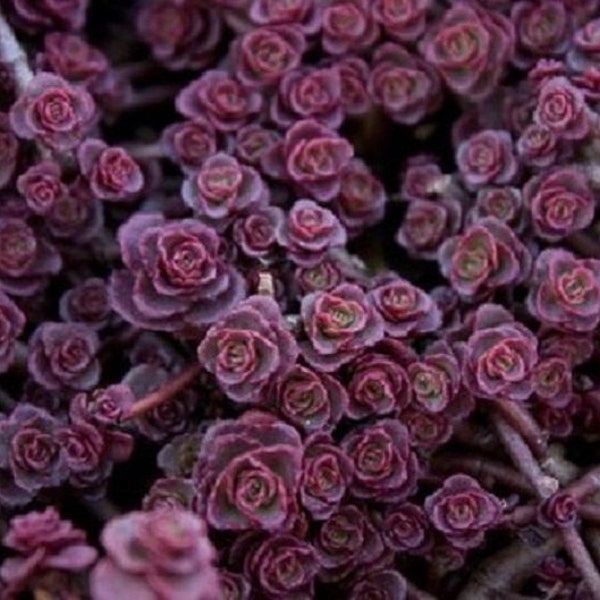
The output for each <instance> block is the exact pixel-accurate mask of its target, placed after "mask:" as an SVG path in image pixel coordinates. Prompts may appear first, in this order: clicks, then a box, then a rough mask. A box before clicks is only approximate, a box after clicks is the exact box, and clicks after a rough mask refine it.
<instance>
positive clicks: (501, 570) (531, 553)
mask: <svg viewBox="0 0 600 600" xmlns="http://www.w3.org/2000/svg"><path fill="white" fill-rule="evenodd" d="M561 545H562V538H561V536H560V535H559V534H558V533H553V534H551V535H550V537H548V538H547V539H546V540H545V541H544V542H543V543H542V544H540V545H539V546H530V545H527V544H526V543H525V542H524V541H522V540H517V541H516V542H514V543H513V544H511V545H510V546H507V547H506V548H504V549H503V550H500V551H499V552H498V553H496V554H494V555H493V556H491V557H490V558H488V559H486V560H485V561H483V563H482V564H481V565H479V568H478V569H477V570H476V571H475V572H474V573H473V575H472V576H471V578H470V579H469V581H468V582H467V585H466V586H465V587H464V588H463V589H462V590H461V592H460V594H459V595H458V598H457V600H497V599H498V598H510V597H512V596H511V590H513V589H517V588H519V587H521V586H522V585H523V583H524V582H525V581H526V579H527V578H529V577H531V572H532V571H533V569H535V568H536V567H537V566H538V564H539V563H540V561H541V560H543V559H544V558H546V557H547V556H551V555H552V554H554V553H555V552H557V551H558V549H559V548H560V547H561Z"/></svg>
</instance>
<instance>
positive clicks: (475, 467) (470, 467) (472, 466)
mask: <svg viewBox="0 0 600 600" xmlns="http://www.w3.org/2000/svg"><path fill="white" fill-rule="evenodd" d="M432 466H433V469H434V470H436V471H437V470H439V471H441V472H442V473H451V472H460V471H463V472H465V473H468V474H469V475H471V476H472V477H475V478H476V479H486V478H487V477H491V478H492V479H493V480H495V481H496V482H498V483H500V484H502V485H504V486H505V487H507V488H510V489H512V490H515V491H518V492H522V493H525V494H531V493H532V492H533V489H532V487H531V485H529V482H528V481H527V479H526V478H525V477H523V475H521V473H519V472H518V471H515V470H514V469H511V468H510V467H507V466H506V465H504V464H502V463H500V462H498V461H494V460H492V459H490V458H488V457H487V456H461V455H450V454H441V455H438V456H436V457H435V458H434V460H433V463H432ZM490 485H492V484H491V483H490Z"/></svg>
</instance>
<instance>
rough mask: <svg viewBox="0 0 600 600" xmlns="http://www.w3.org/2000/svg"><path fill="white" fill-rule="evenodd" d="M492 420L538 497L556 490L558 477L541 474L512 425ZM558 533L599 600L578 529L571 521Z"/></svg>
mask: <svg viewBox="0 0 600 600" xmlns="http://www.w3.org/2000/svg"><path fill="white" fill-rule="evenodd" d="M494 424H495V425H496V429H497V431H498V435H499V437H500V439H501V440H502V443H503V444H504V447H505V449H506V451H507V452H508V453H509V454H510V456H511V458H512V459H513V461H514V463H515V465H516V466H517V467H518V468H519V470H520V471H521V472H522V473H523V474H524V475H525V477H527V478H528V479H529V480H530V481H531V483H532V485H533V487H534V488H535V490H536V492H537V495H538V496H539V497H540V499H541V500H545V499H546V498H548V497H550V496H551V495H552V494H553V493H554V492H556V491H557V490H558V488H559V487H560V484H559V481H558V480H557V479H555V478H554V477H549V476H548V475H545V474H544V472H543V471H542V469H541V468H540V466H539V464H538V462H537V460H536V459H535V457H534V456H533V454H532V453H531V450H530V449H529V447H528V446H527V444H526V443H525V442H524V441H523V439H522V438H521V436H520V435H519V433H517V432H516V431H515V430H514V429H512V427H511V426H510V425H509V424H508V423H507V422H506V421H504V420H503V419H502V418H501V417H497V418H496V419H495V420H494ZM594 471H595V469H594ZM592 479H593V478H592ZM574 487H576V486H574ZM560 533H561V536H562V538H563V542H564V545H565V549H566V550H567V552H568V553H569V555H570V557H571V560H572V561H573V564H574V565H575V566H576V567H577V569H578V570H579V572H580V573H581V576H582V577H583V578H584V580H585V582H586V584H587V586H588V587H589V589H590V591H591V593H592V595H593V598H594V599H595V600H600V573H599V572H598V569H597V568H596V565H595V564H594V561H593V560H592V558H591V556H590V554H589V552H588V550H587V548H586V547H585V544H584V543H583V540H582V539H581V536H580V535H579V531H577V529H576V527H575V526H574V525H573V526H570V527H563V528H561V530H560Z"/></svg>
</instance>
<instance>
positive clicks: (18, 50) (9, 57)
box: [0, 9, 33, 94]
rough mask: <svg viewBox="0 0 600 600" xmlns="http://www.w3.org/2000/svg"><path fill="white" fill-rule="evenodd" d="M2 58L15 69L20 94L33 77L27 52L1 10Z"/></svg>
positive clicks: (0, 54)
mask: <svg viewBox="0 0 600 600" xmlns="http://www.w3.org/2000/svg"><path fill="white" fill-rule="evenodd" d="M0 58H1V59H2V61H3V62H5V63H8V64H9V65H11V66H12V68H13V73H14V77H15V86H16V89H17V93H18V94H20V93H21V92H23V90H24V89H25V88H26V87H27V84H28V83H29V82H30V81H31V79H32V77H33V72H32V71H31V68H30V67H29V61H28V60H27V55H26V54H25V51H24V50H23V48H22V47H21V44H19V41H18V40H17V38H16V36H15V33H14V31H13V29H12V27H11V26H10V25H9V24H8V22H7V21H6V19H5V17H4V15H3V14H2V9H0Z"/></svg>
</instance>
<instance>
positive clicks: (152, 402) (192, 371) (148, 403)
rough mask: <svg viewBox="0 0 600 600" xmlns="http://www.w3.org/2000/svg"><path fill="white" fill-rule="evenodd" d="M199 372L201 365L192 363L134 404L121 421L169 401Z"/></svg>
mask: <svg viewBox="0 0 600 600" xmlns="http://www.w3.org/2000/svg"><path fill="white" fill-rule="evenodd" d="M199 373H200V366H199V365H190V366H189V367H187V368H186V369H184V370H183V371H182V372H181V373H179V374H178V375H177V376H176V377H174V378H173V379H171V380H170V381H168V382H167V383H166V384H165V385H163V386H162V387H161V388H159V389H157V390H156V391H154V392H151V393H150V394H148V395H147V396H144V397H143V398H141V399H140V400H137V401H136V402H135V403H134V404H132V405H131V406H130V407H129V409H128V410H127V411H126V412H125V413H124V414H123V416H122V417H121V421H128V420H130V419H135V418H137V417H139V416H141V415H143V414H145V413H147V412H149V411H151V410H152V409H153V408H156V407H157V406H159V405H160V404H162V403H163V402H167V401H168V400H170V399H171V398H172V397H173V396H175V395H176V394H178V393H180V392H181V391H183V390H184V389H185V388H187V387H188V386H189V385H190V383H191V382H192V381H193V380H194V379H195V378H196V377H197V376H198V374H199Z"/></svg>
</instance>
